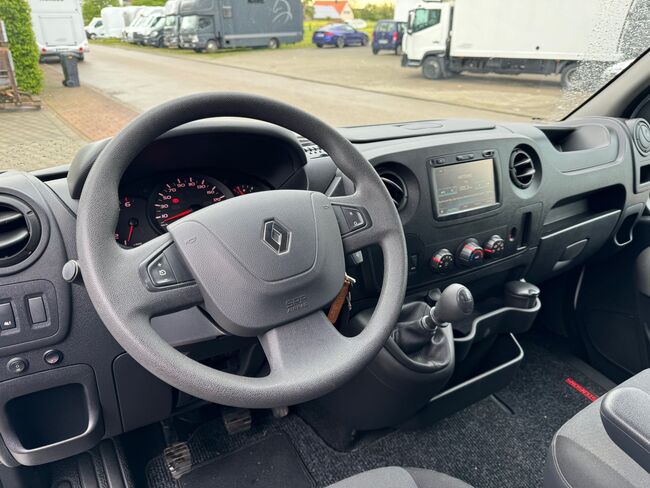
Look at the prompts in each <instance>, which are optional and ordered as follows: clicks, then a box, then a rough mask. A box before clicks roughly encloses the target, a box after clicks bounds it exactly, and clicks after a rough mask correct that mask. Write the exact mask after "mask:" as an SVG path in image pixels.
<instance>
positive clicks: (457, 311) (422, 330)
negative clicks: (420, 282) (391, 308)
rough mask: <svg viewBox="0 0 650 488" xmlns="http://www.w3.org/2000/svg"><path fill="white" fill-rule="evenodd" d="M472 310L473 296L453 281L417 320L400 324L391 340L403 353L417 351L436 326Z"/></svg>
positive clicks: (441, 325)
mask: <svg viewBox="0 0 650 488" xmlns="http://www.w3.org/2000/svg"><path fill="white" fill-rule="evenodd" d="M473 311H474V298H473V297H472V294H471V292H470V291H469V290H468V289H467V287H465V286H463V285H461V284H458V283H454V284H452V285H449V286H448V287H447V288H445V290H444V291H443V292H442V294H441V295H440V299H439V300H438V302H437V303H436V306H435V307H433V308H431V310H430V311H429V313H428V314H427V315H425V316H424V317H422V318H421V319H420V320H418V321H413V322H411V323H408V324H403V325H400V326H399V327H398V328H397V329H395V331H394V332H393V340H394V341H395V342H396V343H397V345H398V346H399V347H400V349H401V350H402V351H404V353H405V354H410V353H413V352H416V351H419V350H420V349H422V348H423V347H425V346H426V345H427V344H428V343H429V342H430V341H431V338H432V337H433V335H434V334H435V333H436V331H437V330H438V328H439V327H440V328H442V327H447V326H448V325H449V324H450V323H453V322H455V321H458V320H461V319H463V318H465V317H467V316H469V315H471V314H472V312H473Z"/></svg>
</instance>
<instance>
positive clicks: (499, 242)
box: [483, 234, 506, 259]
mask: <svg viewBox="0 0 650 488" xmlns="http://www.w3.org/2000/svg"><path fill="white" fill-rule="evenodd" d="M505 250H506V241H504V240H503V239H502V238H501V236H498V235H496V234H495V235H493V236H492V237H490V238H489V239H488V240H487V241H485V244H483V251H484V252H485V257H486V258H490V259H494V258H498V257H500V256H501V255H502V254H503V251H505Z"/></svg>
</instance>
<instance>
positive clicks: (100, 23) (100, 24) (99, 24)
mask: <svg viewBox="0 0 650 488" xmlns="http://www.w3.org/2000/svg"><path fill="white" fill-rule="evenodd" d="M102 25H104V22H102V21H101V20H99V21H97V23H96V24H95V27H101V26H102Z"/></svg>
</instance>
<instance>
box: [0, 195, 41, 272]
mask: <svg viewBox="0 0 650 488" xmlns="http://www.w3.org/2000/svg"><path fill="white" fill-rule="evenodd" d="M40 238H41V225H40V222H39V220H38V217H37V216H36V214H35V213H34V211H33V210H32V209H31V208H30V207H29V206H28V205H27V204H26V203H24V202H23V201H22V200H18V199H17V198H14V197H10V196H7V195H2V196H0V268H7V267H9V266H13V265H14V264H18V263H20V262H21V261H23V260H25V259H27V257H29V255H30V254H32V252H34V250H35V249H36V247H37V246H38V243H39V241H40Z"/></svg>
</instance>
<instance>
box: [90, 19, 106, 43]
mask: <svg viewBox="0 0 650 488" xmlns="http://www.w3.org/2000/svg"><path fill="white" fill-rule="evenodd" d="M85 30H86V37H88V39H95V38H97V37H105V36H106V34H105V33H104V21H103V20H102V18H101V17H93V20H91V21H90V22H88V25H87V26H86V28H85Z"/></svg>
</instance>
